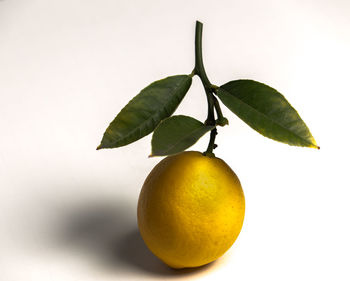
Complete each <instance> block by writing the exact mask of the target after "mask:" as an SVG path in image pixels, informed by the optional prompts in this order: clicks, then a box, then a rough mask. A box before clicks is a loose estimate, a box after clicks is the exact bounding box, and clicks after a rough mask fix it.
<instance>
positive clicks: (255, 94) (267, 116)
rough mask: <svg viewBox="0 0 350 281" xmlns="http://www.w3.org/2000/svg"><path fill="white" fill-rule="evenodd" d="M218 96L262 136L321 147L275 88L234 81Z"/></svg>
mask: <svg viewBox="0 0 350 281" xmlns="http://www.w3.org/2000/svg"><path fill="white" fill-rule="evenodd" d="M217 95H218V97H219V98H220V100H221V101H222V102H223V103H224V104H225V105H226V106H227V107H228V108H229V109H230V110H231V111H232V112H233V113H235V114H236V115H237V116H238V117H239V118H241V119H242V120H243V121H244V122H246V123H247V124H248V125H249V126H250V127H252V128H253V129H255V130H256V131H258V132H259V133H260V134H262V135H263V136H265V137H268V138H271V139H274V140H276V141H280V142H284V143H287V144H289V145H295V146H305V147H313V148H319V147H318V146H317V144H316V141H315V139H314V138H313V136H312V135H311V133H310V131H309V129H308V127H307V126H306V124H305V123H304V121H303V120H302V119H301V118H300V116H299V114H298V112H297V111H296V110H295V109H294V108H293V107H292V106H291V105H290V104H289V102H288V101H287V100H286V99H285V98H284V96H283V95H281V94H280V93H279V92H277V91H276V90H275V89H273V88H271V87H269V86H267V85H265V84H263V83H260V82H256V81H253V80H235V81H231V82H228V83H226V84H224V85H222V86H221V87H219V88H218V90H217Z"/></svg>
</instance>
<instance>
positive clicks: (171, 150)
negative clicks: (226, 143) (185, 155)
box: [150, 115, 215, 156]
mask: <svg viewBox="0 0 350 281" xmlns="http://www.w3.org/2000/svg"><path fill="white" fill-rule="evenodd" d="M214 127H215V126H206V125H204V124H203V123H202V122H200V121H198V120H196V119H194V118H192V117H189V116H183V115H178V116H172V117H169V118H167V119H165V120H163V121H162V122H161V123H160V124H159V126H158V127H157V128H156V129H155V131H154V133H153V136H152V154H151V155H150V156H165V155H170V154H175V153H179V152H182V151H184V150H185V149H187V148H189V147H190V146H192V145H193V144H195V143H196V142H197V140H199V139H200V138H201V137H202V136H203V135H204V134H205V133H206V132H208V131H210V130H212V129H213V128H214Z"/></svg>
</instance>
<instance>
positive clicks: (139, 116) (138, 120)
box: [97, 75, 192, 149]
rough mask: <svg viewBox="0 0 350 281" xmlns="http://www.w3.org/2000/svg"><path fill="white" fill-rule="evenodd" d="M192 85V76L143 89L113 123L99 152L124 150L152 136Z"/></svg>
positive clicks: (173, 79)
mask: <svg viewBox="0 0 350 281" xmlns="http://www.w3.org/2000/svg"><path fill="white" fill-rule="evenodd" d="M191 83H192V78H191V77H190V76H188V75H177V76H170V77H167V78H165V79H162V80H158V81H155V82H153V83H152V84H150V85H149V86H147V87H146V88H144V89H143V90H142V91H141V92H140V93H139V94H138V95H137V96H136V97H134V98H133V99H132V100H131V101H130V102H129V103H128V104H127V105H126V106H125V107H124V108H123V109H122V110H121V111H120V113H119V114H118V115H117V117H116V118H115V119H114V120H113V121H112V123H111V124H110V125H109V127H108V128H107V130H106V132H105V133H104V135H103V138H102V141H101V144H100V145H99V147H97V149H101V148H115V147H120V146H124V145H127V144H129V143H132V142H134V141H137V140H138V139H140V138H142V137H144V136H146V135H148V134H149V133H151V132H152V131H153V130H154V129H155V128H156V127H157V125H158V124H159V122H160V121H162V120H163V119H164V118H167V117H169V116H170V115H171V114H173V113H174V111H175V110H176V108H177V107H178V105H179V104H180V102H181V101H182V99H183V97H184V96H185V94H186V93H187V91H188V89H189V88H190V86H191Z"/></svg>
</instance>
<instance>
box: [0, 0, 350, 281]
mask: <svg viewBox="0 0 350 281" xmlns="http://www.w3.org/2000/svg"><path fill="white" fill-rule="evenodd" d="M349 15H350V2H349V1H341V0H335V1H330V0H321V1H316V0H313V1H312V0H306V1H305V0H303V1H302V0H294V1H293V0H285V1H277V0H266V1H258V0H255V1H254V0H251V1H243V0H236V1H184V0H178V1H156V0H151V1H126V0H124V1H122V0H117V1H115V0H113V1H112V0H104V1H97V0H88V1H78V0H73V1H72V0H61V1H44V0H36V1H34V0H26V1H24V0H22V1H20V0H2V1H0V192H1V196H0V206H1V209H0V210H1V211H0V249H1V251H0V268H1V274H0V280H1V281H22V280H23V281H24V280H25V281H31V280H33V281H34V280H35V281H41V280H50V281H55V280H57V281H58V280H59V281H73V280H74V281H90V280H98V281H105V280H118V281H119V280H121V281H122V280H269V281H273V280H293V281H294V280H350V270H349V262H350V256H349V253H350V242H349V237H350V225H349V221H350V220H349V215H350V204H349V201H350V198H349V197H350V184H349V177H348V173H349V171H348V169H349V156H350V155H349V145H348V141H349V136H350V134H349V129H348V127H349V119H350V118H349V117H348V116H349V111H348V108H349V101H350V99H349V96H350V91H349V90H350V86H349V82H348V81H349V65H350V52H349V49H350V33H349V28H350V17H349ZM195 20H200V21H202V22H203V23H204V34H203V36H204V37H203V52H204V63H205V66H206V69H207V73H208V76H209V78H210V79H211V81H212V82H213V83H214V84H217V85H221V84H223V83H225V82H227V81H229V80H234V79H239V78H250V79H254V80H257V81H261V82H264V83H267V84H269V85H271V86H272V87H274V88H276V89H278V90H279V91H280V92H281V93H283V94H284V95H285V97H286V98H287V99H288V100H289V101H290V103H291V104H292V105H293V106H294V107H295V108H297V109H298V111H299V113H300V115H301V116H302V118H303V119H304V121H305V122H306V123H307V124H308V126H309V127H310V129H311V132H312V133H313V135H314V137H315V138H316V140H317V142H318V144H319V145H320V146H321V150H319V151H317V150H312V149H303V148H295V147H290V146H287V145H284V144H280V143H277V142H274V141H271V140H269V139H265V138H263V137H262V136H260V135H259V134H257V133H256V132H254V131H253V130H252V129H250V128H249V127H248V126H247V125H245V124H244V123H243V122H242V121H241V120H239V119H238V118H237V117H235V116H234V115H233V114H232V113H231V112H229V111H228V110H226V109H225V110H224V114H225V115H226V117H228V119H229V120H230V125H229V126H226V127H225V128H219V135H218V137H217V143H218V144H219V147H218V148H217V149H216V155H217V156H218V157H221V158H223V159H224V160H225V161H226V162H227V163H228V164H229V165H230V166H231V167H232V169H233V170H234V171H235V172H236V173H237V175H238V176H239V178H240V180H241V182H242V185H243V188H244V192H245V196H246V204H247V206H246V207H247V209H246V218H245V222H244V226H243V230H242V232H241V234H240V236H239V238H238V240H237V241H236V243H235V244H234V246H233V247H232V248H231V249H230V250H229V251H228V252H227V253H226V254H225V255H224V256H223V257H222V258H221V259H219V260H218V261H217V262H214V263H213V264H210V265H209V266H206V267H203V268H200V269H198V270H193V271H181V272H178V271H173V270H170V269H168V268H167V267H165V266H164V265H163V264H162V263H161V262H159V261H158V260H157V259H156V258H155V257H153V256H152V254H151V253H150V252H149V251H148V250H147V248H146V247H145V246H144V244H143V242H142V240H141V238H140V236H139V235H138V233H137V227H136V204H137V198H138V194H139V191H140V188H141V186H142V183H143V181H144V179H145V177H146V176H147V174H148V173H149V171H150V170H151V169H152V167H153V166H154V165H155V164H156V163H158V162H159V160H160V158H152V159H148V158H147V156H148V155H149V153H150V136H147V137H145V138H143V139H142V140H140V141H138V142H136V143H134V144H132V145H129V146H127V147H124V148H120V149H114V150H102V151H96V150H95V148H96V146H97V145H98V144H99V141H100V139H101V137H102V134H103V132H104V130H105V128H106V126H107V125H108V124H109V122H110V121H111V120H112V119H113V118H114V116H115V115H116V114H117V113H118V112H119V110H120V109H121V108H122V107H123V106H124V105H125V104H126V103H127V101H128V100H129V99H131V98H132V97H133V96H134V95H136V94H137V93H138V92H139V91H140V90H141V89H142V88H143V87H145V86H146V85H148V84H149V83H150V82H152V81H154V80H158V79H161V78H164V77H166V76H169V75H175V74H183V73H190V72H191V71H192V69H193V65H194V27H195ZM205 102H206V100H205V96H204V93H203V90H202V87H201V85H200V83H199V80H198V78H195V79H194V81H193V86H192V87H191V89H190V92H189V93H188V95H187V96H186V97H185V99H184V101H183V103H182V104H181V105H180V107H179V108H178V109H177V111H176V114H186V115H191V116H193V117H196V118H198V119H200V120H203V121H204V119H205V117H206V105H205ZM207 141H208V136H206V137H204V138H203V140H200V141H199V142H198V143H197V144H196V145H195V146H193V147H192V148H191V149H193V150H199V151H203V150H205V148H206V144H207Z"/></svg>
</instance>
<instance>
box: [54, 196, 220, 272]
mask: <svg viewBox="0 0 350 281" xmlns="http://www.w3.org/2000/svg"><path fill="white" fill-rule="evenodd" d="M61 215H62V216H63V217H62V219H61V223H60V233H61V235H60V241H61V245H62V244H65V246H68V247H69V248H70V249H72V248H74V249H76V250H79V251H82V252H84V254H87V255H89V257H90V258H92V259H93V260H95V261H96V262H97V263H98V264H101V265H103V266H107V267H108V268H109V269H112V270H118V271H119V270H121V271H123V272H128V271H129V272H132V273H135V272H137V271H142V272H144V273H148V274H150V275H153V276H168V277H171V276H177V277H179V276H180V275H184V276H188V275H192V274H196V273H200V272H203V271H204V270H206V269H208V268H209V267H211V266H212V265H213V264H214V263H215V262H213V263H210V264H208V265H204V266H201V267H197V268H185V269H172V268H170V267H168V266H167V265H165V264H164V263H163V262H162V261H161V260H159V259H158V258H157V257H156V256H154V255H153V254H152V252H151V251H150V250H149V249H148V248H147V246H146V245H145V243H144V241H143V240H142V237H141V235H140V233H139V231H138V228H137V222H136V206H134V204H128V203H127V202H125V201H120V202H119V203H118V202H111V200H108V201H107V200H106V201H99V202H90V203H89V204H86V205H84V206H78V207H77V206H75V207H74V208H72V209H67V210H66V211H65V212H64V214H61Z"/></svg>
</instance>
